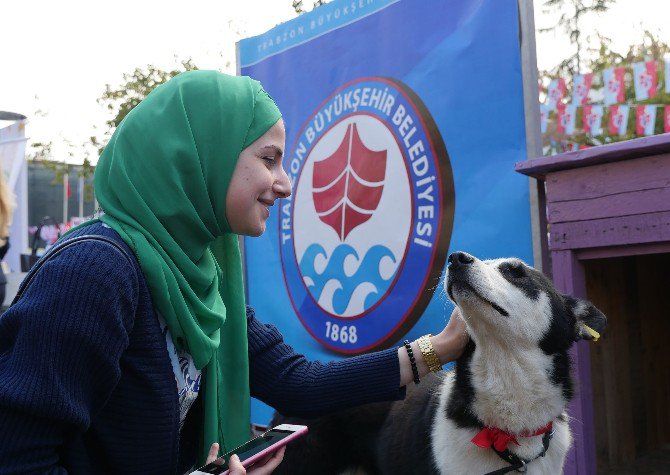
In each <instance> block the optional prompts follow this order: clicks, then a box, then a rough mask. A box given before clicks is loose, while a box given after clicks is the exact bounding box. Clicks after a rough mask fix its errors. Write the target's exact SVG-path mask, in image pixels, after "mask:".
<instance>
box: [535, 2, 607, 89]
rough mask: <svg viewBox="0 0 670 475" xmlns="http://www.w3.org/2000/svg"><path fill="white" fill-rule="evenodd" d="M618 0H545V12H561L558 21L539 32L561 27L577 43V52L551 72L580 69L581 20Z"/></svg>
mask: <svg viewBox="0 0 670 475" xmlns="http://www.w3.org/2000/svg"><path fill="white" fill-rule="evenodd" d="M615 2H616V0H591V1H590V2H585V1H584V0H545V2H544V4H543V7H544V12H545V13H551V12H554V13H560V16H559V18H558V21H557V22H556V23H555V24H554V25H553V26H550V27H549V28H540V29H538V32H540V33H546V32H549V31H555V30H557V29H559V28H561V29H563V31H564V32H565V33H566V34H567V35H568V38H569V39H570V42H571V43H572V44H574V45H575V52H574V53H573V54H572V55H570V56H569V57H567V58H566V59H564V60H563V61H561V62H560V63H559V64H558V65H557V66H556V67H555V68H554V69H553V70H552V71H550V72H549V74H560V75H563V76H564V77H565V76H572V75H573V74H576V73H578V72H579V71H580V69H581V67H582V51H583V41H582V30H581V26H580V23H579V22H580V21H581V20H582V19H583V18H584V15H588V14H589V13H604V12H606V11H607V10H608V9H609V7H610V6H611V5H612V4H614V3H615Z"/></svg>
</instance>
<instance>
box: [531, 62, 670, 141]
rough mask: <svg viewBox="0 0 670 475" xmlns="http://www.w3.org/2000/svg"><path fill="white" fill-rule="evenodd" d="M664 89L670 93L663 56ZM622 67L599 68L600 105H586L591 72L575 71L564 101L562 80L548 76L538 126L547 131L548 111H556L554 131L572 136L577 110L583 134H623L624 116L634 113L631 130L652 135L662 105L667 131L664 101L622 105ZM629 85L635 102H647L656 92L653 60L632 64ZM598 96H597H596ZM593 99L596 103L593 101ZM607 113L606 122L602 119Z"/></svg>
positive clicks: (669, 70) (669, 71)
mask: <svg viewBox="0 0 670 475" xmlns="http://www.w3.org/2000/svg"><path fill="white" fill-rule="evenodd" d="M664 66H665V71H664V72H665V78H666V80H665V92H666V93H670V59H664ZM625 73H626V71H625V67H623V66H619V67H612V68H608V69H605V70H604V71H603V73H602V74H603V77H602V85H603V87H602V89H601V90H600V91H599V93H598V95H599V94H602V104H599V103H598V104H589V103H588V102H589V95H590V92H591V86H592V84H593V82H594V74H593V73H588V74H576V75H574V76H573V78H572V98H571V99H572V100H571V102H570V103H568V104H565V103H564V102H563V99H565V98H566V97H565V96H566V92H567V87H566V82H565V79H563V78H558V79H552V80H551V82H550V83H549V87H548V89H547V97H546V100H545V102H544V104H540V128H541V131H542V133H543V134H544V133H546V132H547V123H548V119H549V113H550V112H552V111H553V112H555V113H556V131H557V132H558V133H559V134H564V135H573V134H574V133H575V124H576V119H577V117H578V114H579V111H578V109H580V110H581V118H582V126H583V130H584V133H585V134H587V135H591V136H597V135H603V133H604V131H605V130H606V131H607V133H609V134H610V135H619V136H624V135H626V134H627V133H628V122H629V121H628V119H629V115H630V114H631V109H632V112H633V113H634V114H635V132H636V134H637V135H640V136H642V135H653V134H654V126H655V124H656V114H657V110H658V108H659V107H662V108H663V124H664V132H670V105H665V104H639V105H635V104H634V105H631V104H622V103H623V102H625V101H626V97H625V92H626V88H625ZM632 76H633V86H634V90H635V99H636V100H637V101H648V100H650V99H653V98H654V97H656V95H657V92H658V71H657V62H656V61H655V60H651V61H641V62H638V63H634V64H632ZM598 99H600V97H598ZM596 102H600V100H597V101H596ZM606 112H609V113H608V114H607V116H608V119H607V123H606V124H603V118H604V117H605V115H606Z"/></svg>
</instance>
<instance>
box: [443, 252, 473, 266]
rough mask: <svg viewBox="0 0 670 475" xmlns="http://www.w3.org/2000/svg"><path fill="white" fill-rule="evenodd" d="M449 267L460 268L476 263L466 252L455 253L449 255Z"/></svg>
mask: <svg viewBox="0 0 670 475" xmlns="http://www.w3.org/2000/svg"><path fill="white" fill-rule="evenodd" d="M448 260H449V267H459V266H464V265H467V264H472V263H473V262H475V258H474V257H472V256H471V255H470V254H467V253H465V252H460V251H459V252H454V253H453V254H450V255H449V259H448Z"/></svg>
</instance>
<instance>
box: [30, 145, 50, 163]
mask: <svg viewBox="0 0 670 475" xmlns="http://www.w3.org/2000/svg"><path fill="white" fill-rule="evenodd" d="M30 147H31V148H32V151H31V152H30V153H28V160H33V161H36V162H38V161H40V160H51V153H52V152H51V147H53V142H33V143H32V144H30Z"/></svg>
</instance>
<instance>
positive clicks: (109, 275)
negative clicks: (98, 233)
mask: <svg viewBox="0 0 670 475" xmlns="http://www.w3.org/2000/svg"><path fill="white" fill-rule="evenodd" d="M118 254H119V252H118V251H117V250H114V249H112V248H110V247H109V246H107V245H104V244H101V243H95V242H82V243H79V244H77V245H76V246H73V247H72V248H71V249H68V250H65V251H63V252H62V253H61V254H60V255H58V256H56V257H54V258H53V259H51V260H49V261H47V262H46V264H45V265H44V266H43V267H42V268H41V269H40V270H39V271H38V272H37V274H36V276H35V279H34V280H33V282H32V283H31V285H30V286H29V287H28V289H27V290H26V292H25V293H24V295H23V297H22V298H21V299H20V300H19V301H18V302H17V303H16V304H15V305H13V306H12V307H11V308H10V309H9V310H7V311H6V312H5V313H4V314H3V315H2V316H1V317H0V428H1V429H0V473H2V474H6V473H65V469H63V468H62V467H59V466H58V465H59V455H58V448H59V447H60V446H62V445H63V444H64V443H65V441H66V440H67V438H68V435H69V434H72V433H76V432H83V431H86V429H87V428H88V427H89V424H90V421H91V418H92V417H93V416H94V415H95V413H96V411H97V410H99V409H100V408H101V407H102V406H103V405H104V403H105V401H106V400H107V399H108V398H109V396H110V394H111V393H112V391H113V389H114V387H115V385H116V384H117V382H118V381H119V378H120V374H121V370H120V364H119V361H120V358H121V354H122V353H123V351H124V349H125V348H126V347H127V346H128V335H129V333H130V331H131V330H132V326H133V322H134V315H135V310H136V305H137V298H138V281H137V274H136V271H135V269H134V268H133V267H132V265H131V264H130V263H128V262H127V261H126V260H125V259H123V258H119V256H118Z"/></svg>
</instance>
